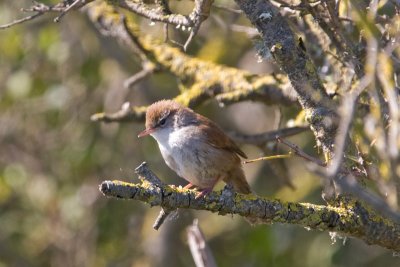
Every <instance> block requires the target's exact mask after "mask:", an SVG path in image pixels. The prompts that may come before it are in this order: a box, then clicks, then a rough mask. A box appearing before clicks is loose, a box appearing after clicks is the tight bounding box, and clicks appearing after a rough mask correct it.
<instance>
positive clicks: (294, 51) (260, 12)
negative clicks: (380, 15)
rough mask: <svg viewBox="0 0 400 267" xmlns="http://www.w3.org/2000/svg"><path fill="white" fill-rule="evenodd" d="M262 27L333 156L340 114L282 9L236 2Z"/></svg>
mask: <svg viewBox="0 0 400 267" xmlns="http://www.w3.org/2000/svg"><path fill="white" fill-rule="evenodd" d="M235 2H236V3H237V4H238V5H239V7H240V9H242V10H243V12H244V13H245V14H246V16H247V17H248V18H249V20H250V21H251V23H252V24H253V25H254V26H255V27H256V28H257V29H258V31H259V32H260V34H261V37H262V39H263V42H264V44H265V46H266V48H268V50H269V51H270V52H271V54H272V56H273V57H274V59H275V61H276V63H277V64H278V65H279V67H280V68H281V69H282V70H283V71H284V72H285V73H286V74H287V75H288V78H289V80H290V82H291V84H292V86H293V88H294V89H295V90H296V92H297V94H298V100H299V102H300V104H301V105H302V107H303V109H304V111H305V113H306V119H307V121H308V122H309V123H310V125H311V129H312V130H313V132H314V135H315V137H316V139H317V142H318V145H321V146H322V149H323V151H324V152H325V153H326V154H327V155H329V156H332V154H333V150H332V147H333V144H334V138H335V133H336V129H337V124H338V116H337V114H336V112H335V105H334V103H333V101H332V100H331V99H330V98H329V97H328V95H327V93H326V91H325V88H324V86H323V84H322V82H321V80H320V79H319V77H318V72H317V70H316V68H315V66H314V64H313V62H312V60H311V59H310V57H309V56H308V55H307V53H306V51H305V50H304V47H303V45H302V43H301V41H300V40H299V38H297V37H296V35H295V34H294V33H293V31H292V30H291V28H290V26H289V24H288V22H287V21H286V20H285V18H283V17H282V15H281V14H280V13H279V10H278V9H277V8H276V7H275V6H273V5H272V3H271V2H269V1H263V0H257V1H245V0H236V1H235Z"/></svg>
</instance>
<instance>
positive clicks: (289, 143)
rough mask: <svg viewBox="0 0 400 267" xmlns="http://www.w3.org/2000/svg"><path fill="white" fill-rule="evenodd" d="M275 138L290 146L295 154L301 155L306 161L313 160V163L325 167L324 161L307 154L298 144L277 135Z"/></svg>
mask: <svg viewBox="0 0 400 267" xmlns="http://www.w3.org/2000/svg"><path fill="white" fill-rule="evenodd" d="M276 140H277V141H278V142H279V143H282V144H285V145H287V146H288V147H290V148H291V149H292V150H293V152H294V153H295V154H296V155H298V156H300V157H302V158H304V159H306V160H308V161H311V162H314V163H315V164H317V165H319V166H321V167H326V163H325V162H323V161H322V160H320V159H318V158H315V157H313V156H310V155H308V154H307V153H306V152H304V151H303V150H301V149H300V147H299V146H297V145H295V144H293V143H292V142H289V141H288V140H285V139H283V138H281V137H279V136H277V137H276Z"/></svg>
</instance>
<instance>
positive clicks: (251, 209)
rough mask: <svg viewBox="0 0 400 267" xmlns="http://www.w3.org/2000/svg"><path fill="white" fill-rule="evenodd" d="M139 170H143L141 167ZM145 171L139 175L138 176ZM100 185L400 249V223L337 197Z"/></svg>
mask: <svg viewBox="0 0 400 267" xmlns="http://www.w3.org/2000/svg"><path fill="white" fill-rule="evenodd" d="M141 167H142V168H147V167H146V166H145V165H142V166H141ZM142 173H145V172H142ZM141 180H142V183H138V184H133V183H126V182H122V181H104V182H103V183H102V184H101V185H100V191H101V192H102V193H103V194H104V195H106V196H110V197H117V198H123V199H133V200H139V201H142V202H145V203H148V204H150V205H151V206H161V207H163V208H165V209H168V210H173V209H177V208H181V209H195V210H208V211H211V212H216V213H218V214H220V215H225V214H237V215H240V216H242V217H246V218H253V219H254V218H256V219H257V221H258V222H260V223H266V224H271V223H287V224H295V225H299V226H302V227H307V228H311V229H316V230H321V231H331V232H332V231H333V232H338V233H340V234H344V235H346V236H350V237H356V238H360V239H362V240H364V241H365V242H366V243H367V244H375V245H379V246H382V247H386V248H388V249H392V250H394V251H400V225H399V224H396V223H394V222H391V221H389V220H387V219H385V218H383V217H381V216H380V215H378V214H377V213H376V212H375V211H373V210H372V209H371V208H370V207H368V206H366V205H365V204H363V203H361V202H358V201H354V200H350V199H345V198H343V199H341V201H340V203H339V204H338V205H337V206H335V207H334V206H323V205H313V204H309V203H293V202H283V201H280V200H270V199H267V198H263V197H259V196H256V195H242V194H238V193H235V192H233V191H231V190H229V189H224V190H222V191H220V192H211V193H210V194H209V195H207V197H204V198H198V199H196V191H194V190H186V189H182V188H180V187H174V186H167V185H160V184H153V183H151V182H150V181H148V180H146V179H145V177H141Z"/></svg>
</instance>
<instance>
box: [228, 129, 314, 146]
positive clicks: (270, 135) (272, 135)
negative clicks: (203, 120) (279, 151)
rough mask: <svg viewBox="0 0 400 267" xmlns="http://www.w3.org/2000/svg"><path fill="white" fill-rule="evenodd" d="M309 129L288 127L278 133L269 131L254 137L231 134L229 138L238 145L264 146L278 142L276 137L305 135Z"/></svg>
mask: <svg viewBox="0 0 400 267" xmlns="http://www.w3.org/2000/svg"><path fill="white" fill-rule="evenodd" d="M309 130H310V128H309V127H305V126H304V127H303V126H295V127H288V128H282V129H278V130H276V131H269V132H265V133H260V134H254V135H246V134H240V133H237V132H231V133H229V136H230V137H231V138H232V139H233V140H235V142H237V143H243V144H252V145H263V144H265V143H268V142H272V141H275V140H276V137H277V136H279V137H288V136H293V135H296V134H300V133H303V132H305V131H309Z"/></svg>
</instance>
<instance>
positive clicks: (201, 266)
mask: <svg viewBox="0 0 400 267" xmlns="http://www.w3.org/2000/svg"><path fill="white" fill-rule="evenodd" d="M187 239H188V244H189V248H190V252H192V256H193V260H194V262H195V264H196V267H217V263H216V262H215V259H214V256H213V255H212V253H211V250H210V248H209V247H208V245H207V242H206V240H205V238H204V234H203V232H202V231H201V229H200V227H199V221H198V220H197V219H195V220H194V221H193V224H192V225H191V226H189V227H188V228H187Z"/></svg>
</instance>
